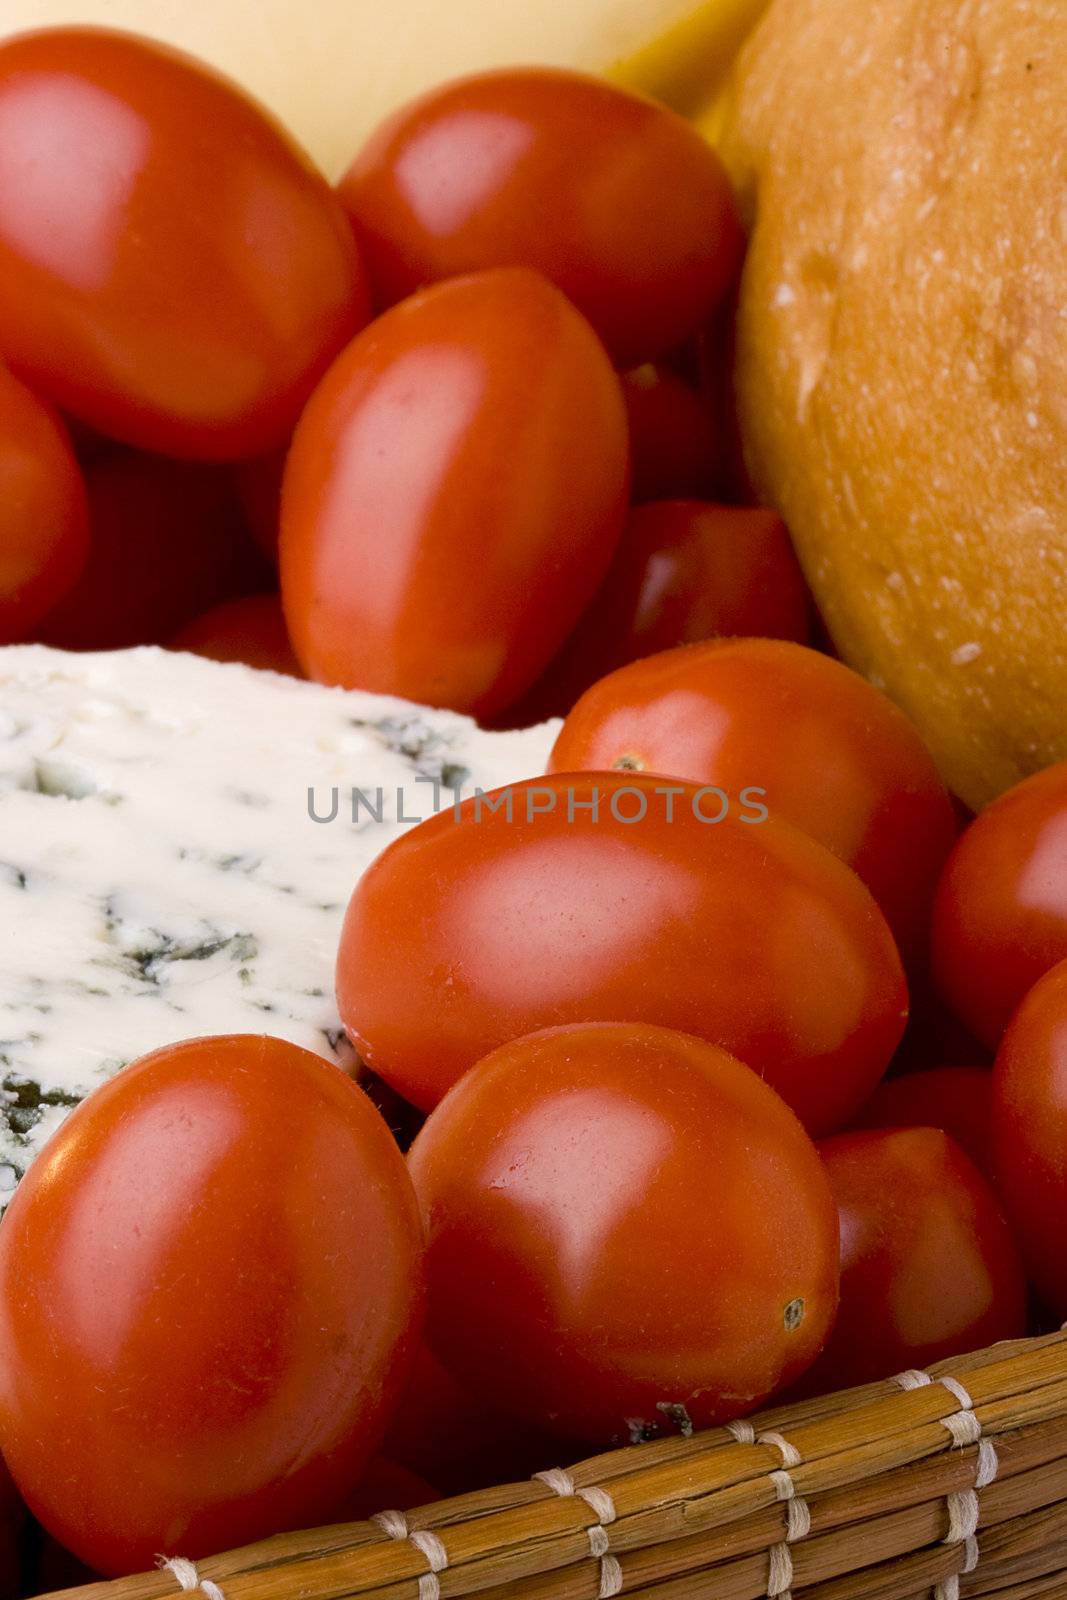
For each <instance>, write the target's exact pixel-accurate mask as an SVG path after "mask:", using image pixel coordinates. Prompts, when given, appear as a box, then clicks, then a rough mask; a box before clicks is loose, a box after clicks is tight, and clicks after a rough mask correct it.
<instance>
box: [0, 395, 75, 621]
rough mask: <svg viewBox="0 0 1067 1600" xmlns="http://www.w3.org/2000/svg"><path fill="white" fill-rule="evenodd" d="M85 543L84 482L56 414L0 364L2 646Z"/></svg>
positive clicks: (33, 615) (42, 607) (60, 590)
mask: <svg viewBox="0 0 1067 1600" xmlns="http://www.w3.org/2000/svg"><path fill="white" fill-rule="evenodd" d="M88 547H89V521H88V510H87V506H86V500H85V484H84V482H83V480H82V475H81V471H80V469H79V467H78V463H77V461H76V460H75V458H74V452H73V450H72V449H71V444H70V439H69V437H68V435H67V433H66V430H65V429H64V427H63V424H62V422H60V420H59V418H58V417H56V416H54V415H53V414H52V412H51V411H49V410H48V409H47V407H46V406H43V405H42V404H41V402H40V401H39V400H38V399H36V397H35V396H34V395H32V394H31V393H30V391H29V390H28V389H26V388H24V387H23V386H22V384H21V383H19V382H18V381H17V380H16V379H15V378H13V377H12V376H11V374H10V373H9V372H5V371H4V369H3V368H2V367H0V644H12V643H13V642H15V641H16V640H18V639H21V638H23V637H24V636H25V635H26V634H27V633H29V632H30V630H31V628H33V627H34V626H35V625H36V624H37V623H38V622H40V620H41V618H42V617H43V616H44V615H45V613H46V612H47V611H48V610H49V609H50V607H52V606H54V605H55V604H56V603H57V602H58V601H59V600H60V599H62V597H63V595H64V594H65V593H66V592H67V591H68V590H69V589H70V588H71V586H72V585H73V584H74V582H75V581H76V579H77V577H78V574H79V572H80V571H81V569H82V567H83V566H84V564H85V557H86V551H87V550H88Z"/></svg>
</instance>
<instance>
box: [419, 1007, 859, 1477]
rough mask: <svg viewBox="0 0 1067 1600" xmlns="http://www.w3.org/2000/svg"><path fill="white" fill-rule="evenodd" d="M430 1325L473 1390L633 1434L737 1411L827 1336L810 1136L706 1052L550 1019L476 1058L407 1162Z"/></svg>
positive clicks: (676, 1036) (823, 1224)
mask: <svg viewBox="0 0 1067 1600" xmlns="http://www.w3.org/2000/svg"><path fill="white" fill-rule="evenodd" d="M408 1161H409V1166H410V1168H411V1173H412V1177H413V1179H414V1183H415V1188H416V1191H417V1193H418V1196H419V1200H420V1202H421V1205H422V1210H423V1216H424V1218H425V1222H426V1228H427V1241H428V1242H427V1289H428V1324H427V1331H428V1336H429V1339H430V1341H431V1343H432V1345H433V1347H434V1349H435V1350H436V1352H437V1354H438V1355H439V1356H440V1358H441V1359H442V1361H443V1362H444V1363H445V1364H446V1365H447V1366H448V1367H449V1368H450V1369H451V1370H452V1371H453V1372H454V1373H455V1374H456V1376H457V1377H458V1378H459V1379H460V1381H461V1382H463V1383H464V1384H465V1385H466V1386H467V1387H468V1388H471V1389H472V1390H476V1392H477V1393H478V1394H480V1395H485V1396H486V1397H487V1398H488V1399H489V1400H490V1402H491V1403H493V1404H495V1405H499V1406H501V1407H503V1408H504V1409H506V1410H510V1411H512V1412H513V1413H515V1414H516V1415H518V1416H520V1417H523V1418H525V1419H526V1420H527V1421H529V1422H533V1423H535V1424H537V1425H540V1426H543V1427H550V1428H553V1429H555V1430H556V1431H558V1432H560V1433H563V1434H565V1435H566V1436H568V1437H573V1436H577V1437H581V1438H584V1439H587V1440H589V1441H590V1442H591V1443H596V1444H603V1445H608V1444H611V1443H619V1442H622V1443H628V1442H631V1441H632V1440H636V1439H640V1438H643V1437H648V1436H650V1435H654V1434H656V1433H669V1432H672V1431H676V1430H677V1429H678V1428H682V1429H685V1428H688V1427H690V1426H692V1427H697V1428H699V1427H706V1426H709V1425H710V1424H712V1423H715V1422H721V1421H725V1420H728V1419H730V1418H732V1417H736V1416H739V1415H741V1414H743V1413H744V1412H746V1411H750V1410H752V1409H754V1408H755V1407H756V1406H757V1405H759V1403H760V1402H761V1401H763V1400H765V1399H766V1398H767V1397H768V1396H769V1395H770V1394H772V1393H773V1392H774V1391H775V1390H776V1389H778V1388H780V1387H781V1386H782V1385H783V1384H786V1383H789V1382H790V1381H791V1380H792V1379H794V1378H796V1377H797V1376H798V1375H799V1374H800V1373H801V1372H803V1371H804V1369H805V1368H806V1367H807V1366H808V1365H809V1363H810V1362H811V1361H812V1360H813V1358H814V1357H815V1356H816V1355H817V1354H818V1352H819V1350H820V1349H821V1348H822V1345H823V1342H824V1340H825V1339H826V1336H827V1333H828V1332H829V1329H830V1325H831V1323H832V1321H833V1317H834V1312H835V1310H836V1306H837V1275H838V1253H837V1212H836V1208H835V1206H834V1203H833V1197H832V1195H831V1193H830V1187H829V1184H828V1182H827V1179H826V1175H825V1173H824V1171H823V1169H822V1165H821V1163H820V1161H819V1158H818V1155H817V1153H816V1151H815V1148H814V1146H813V1145H812V1143H811V1141H810V1140H809V1139H808V1137H807V1136H806V1135H805V1133H804V1131H803V1129H802V1128H801V1126H800V1124H799V1123H798V1122H797V1120H796V1118H795V1117H794V1116H793V1115H792V1113H791V1112H790V1111H789V1110H788V1109H787V1108H786V1107H785V1105H783V1103H782V1101H781V1100H780V1099H779V1098H778V1096H777V1095H775V1094H773V1093H772V1092H771V1090H770V1089H768V1088H767V1086H766V1085H765V1084H763V1083H761V1082H760V1080H759V1079H758V1078H757V1077H756V1075H755V1074H754V1073H752V1072H750V1071H749V1070H748V1068H747V1067H744V1066H742V1065H741V1064H740V1062H738V1061H735V1060H734V1059H732V1058H731V1057H730V1056H728V1055H726V1054H725V1053H724V1052H723V1051H721V1050H717V1049H716V1048H715V1047H714V1046H712V1045H709V1044H706V1043H704V1042H703V1041H701V1040H699V1039H694V1038H690V1037H687V1036H686V1035H684V1034H680V1033H674V1032H672V1031H669V1030H667V1029H663V1028H653V1027H645V1026H626V1025H620V1024H612V1023H608V1024H603V1025H600V1026H595V1025H594V1026H583V1027H570V1028H553V1029H549V1030H548V1031H546V1032H543V1033H537V1034H534V1035H532V1036H530V1037H528V1038H525V1039H518V1040H516V1041H514V1042H513V1043H511V1044H507V1045H504V1046H503V1047H502V1048H501V1049H499V1050H497V1051H495V1052H494V1053H493V1054H492V1055H489V1056H487V1057H486V1058H485V1059H484V1060H483V1061H481V1062H479V1063H478V1064H477V1065H476V1066H475V1067H474V1068H472V1070H471V1071H470V1072H469V1073H468V1074H467V1075H466V1076H465V1077H464V1078H463V1079H462V1080H461V1081H460V1082H459V1083H458V1084H457V1085H456V1086H455V1088H454V1089H453V1090H452V1091H451V1093H450V1094H449V1095H448V1096H447V1097H446V1098H445V1100H444V1101H443V1102H442V1103H441V1105H440V1106H438V1108H437V1110H436V1111H434V1112H433V1113H432V1114H431V1116H430V1118H429V1120H428V1121H427V1123H426V1125H425V1127H424V1128H423V1130H422V1132H421V1133H420V1134H419V1136H418V1138H417V1139H416V1141H415V1144H414V1145H413V1147H412V1150H411V1153H410V1156H409V1158H408Z"/></svg>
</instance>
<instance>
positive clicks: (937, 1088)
mask: <svg viewBox="0 0 1067 1600" xmlns="http://www.w3.org/2000/svg"><path fill="white" fill-rule="evenodd" d="M856 1126H857V1127H859V1128H940V1129H941V1132H942V1133H947V1134H948V1135H949V1137H950V1138H952V1139H955V1141H956V1143H957V1144H958V1145H959V1147H960V1149H961V1150H963V1151H964V1153H965V1154H966V1155H967V1156H969V1157H970V1159H971V1160H972V1161H973V1162H974V1164H975V1166H976V1167H977V1168H978V1170H979V1172H981V1173H982V1174H983V1176H984V1177H986V1178H989V1179H990V1180H992V1176H993V1074H992V1073H991V1072H990V1071H989V1069H988V1068H987V1067H930V1068H928V1069H927V1070H926V1071H924V1072H909V1073H907V1074H906V1075H905V1076H904V1077H902V1078H887V1079H886V1080H885V1081H884V1082H883V1083H880V1084H879V1085H878V1087H877V1089H876V1090H875V1091H874V1093H873V1095H872V1096H871V1098H870V1099H869V1100H868V1102H867V1104H866V1105H865V1106H864V1108H863V1111H862V1112H861V1113H860V1115H859V1117H858V1118H857V1119H856Z"/></svg>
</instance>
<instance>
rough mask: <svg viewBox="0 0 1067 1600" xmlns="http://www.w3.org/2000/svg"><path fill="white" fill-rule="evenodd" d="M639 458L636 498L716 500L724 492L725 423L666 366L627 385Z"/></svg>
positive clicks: (633, 446)
mask: <svg viewBox="0 0 1067 1600" xmlns="http://www.w3.org/2000/svg"><path fill="white" fill-rule="evenodd" d="M622 392H623V397H624V399H625V401H626V415H627V417H628V419H629V423H630V452H631V455H632V458H633V461H632V465H633V485H632V488H631V497H632V499H633V502H634V504H635V505H644V504H646V503H647V502H648V501H650V500H678V499H683V498H684V499H693V500H710V499H713V498H714V496H715V494H716V492H717V491H718V490H720V489H721V488H722V482H721V468H722V451H723V445H722V438H721V423H720V422H719V420H718V418H717V417H716V415H715V413H714V411H713V409H712V407H711V405H710V403H709V402H708V401H707V400H706V399H705V398H704V396H703V395H701V394H699V393H698V392H697V390H696V389H694V388H693V386H692V384H689V383H687V382H686V381H685V379H684V378H683V377H682V376H681V375H680V374H679V373H677V372H675V371H674V370H673V369H672V368H671V367H669V366H667V365H666V363H664V362H646V363H645V364H644V366H640V367H634V369H633V370H632V371H631V372H627V373H626V374H625V376H624V377H623V380H622Z"/></svg>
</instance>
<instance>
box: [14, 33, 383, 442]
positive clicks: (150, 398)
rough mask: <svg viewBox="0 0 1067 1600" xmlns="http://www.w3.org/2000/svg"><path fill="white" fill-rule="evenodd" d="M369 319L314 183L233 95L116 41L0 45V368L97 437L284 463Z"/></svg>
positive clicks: (192, 71) (343, 230)
mask: <svg viewBox="0 0 1067 1600" xmlns="http://www.w3.org/2000/svg"><path fill="white" fill-rule="evenodd" d="M368 315H369V300H368V294H367V288H366V283H365V279H364V275H363V269H362V265H361V262H360V258H359V253H358V251H357V249H356V247H355V245H354V243H353V240H352V238H351V230H350V229H349V228H348V225H347V224H346V222H345V218H344V215H343V213H342V212H341V209H340V207H339V206H338V205H337V202H336V200H335V198H334V196H333V195H332V193H331V192H330V189H329V187H328V185H327V184H326V182H325V180H324V179H323V178H322V177H321V176H320V175H319V174H318V173H317V172H315V170H314V168H313V167H312V166H311V165H310V163H309V162H308V161H307V159H306V158H305V157H304V156H303V154H302V153H301V152H300V151H299V150H298V149H297V148H296V147H295V146H294V145H293V144H291V143H290V141H289V139H288V137H287V136H286V135H285V134H284V133H283V132H282V130H281V129H280V128H279V127H277V126H276V125H275V124H274V123H273V122H272V121H271V120H270V119H269V117H268V116H267V115H266V113H265V112H263V111H261V110H260V109H259V107H258V106H256V105H255V104H254V103H253V102H252V101H250V100H248V99H247V98H246V97H245V95H244V94H243V93H242V92H241V91H240V90H239V89H237V88H236V87H235V86H233V85H231V84H230V83H228V82H227V81H226V80H225V79H223V78H220V77H218V76H217V75H216V74H215V73H213V72H211V71H210V70H209V69H207V68H205V67H203V66H201V65H200V64H198V63H197V62H195V61H193V60H192V59H191V58H189V57H186V56H183V55H180V54H178V53H177V52H175V51H172V50H168V49H166V48H164V47H162V46H160V45H157V44H154V43H152V42H150V41H148V40H145V39H141V38H137V37H135V36H134V35H131V34H122V33H117V32H112V31H110V30H106V29H98V28H79V27H69V28H50V29H44V30H41V31H40V32H35V33H27V34H20V35H17V36H15V37H13V38H10V39H7V40H5V41H4V42H3V43H2V44H0V352H2V353H3V354H4V355H5V356H6V357H7V358H8V359H9V360H10V362H11V364H12V365H13V366H14V367H15V368H16V370H18V371H19V372H20V373H21V374H23V375H24V376H26V377H27V379H28V381H30V382H31V383H32V384H33V386H34V387H35V388H36V389H39V390H40V392H41V393H42V394H45V395H47V396H48V397H49V398H50V399H51V400H53V401H54V402H55V403H56V404H57V405H59V406H61V407H62V408H63V409H64V410H66V411H69V412H71V413H72V414H73V415H74V416H76V417H79V418H81V419H82V420H83V421H85V422H87V423H89V424H90V425H91V426H92V427H94V428H96V429H98V430H99V431H100V432H101V433H105V434H108V435H109V436H112V437H114V438H117V439H122V440H125V441H126V442H127V443H130V444H136V445H139V446H141V447H142V448H144V449H148V450H156V451H160V452H162V453H163V454H171V455H180V456H190V457H202V458H205V459H210V460H228V459H234V460H235V459H238V458H240V457H242V456H248V455H253V454H255V453H256V452H258V451H264V450H268V449H271V448H272V447H274V446H277V445H279V444H281V443H282V442H283V441H284V440H285V438H286V437H287V435H288V433H289V432H290V431H291V429H292V426H293V424H294V422H295V421H296V418H297V416H298V415H299V412H300V408H301V406H302V405H303V403H304V401H305V400H306V399H307V397H308V395H309V394H310V393H311V390H312V388H313V387H314V385H315V382H316V380H317V379H318V378H319V376H320V375H321V373H322V372H323V371H324V370H325V368H326V366H327V365H328V364H329V362H330V360H331V359H332V358H333V356H334V355H336V353H337V351H338V350H339V349H340V348H341V347H342V345H343V344H344V343H345V342H346V340H348V339H349V338H351V336H352V334H353V333H355V331H356V329H357V328H358V327H360V326H362V324H363V323H364V322H365V321H366V319H367V316H368Z"/></svg>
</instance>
